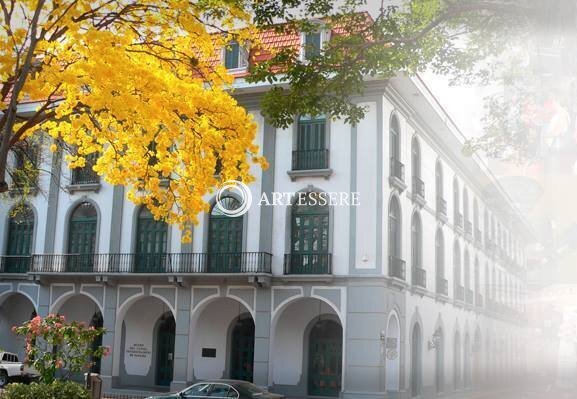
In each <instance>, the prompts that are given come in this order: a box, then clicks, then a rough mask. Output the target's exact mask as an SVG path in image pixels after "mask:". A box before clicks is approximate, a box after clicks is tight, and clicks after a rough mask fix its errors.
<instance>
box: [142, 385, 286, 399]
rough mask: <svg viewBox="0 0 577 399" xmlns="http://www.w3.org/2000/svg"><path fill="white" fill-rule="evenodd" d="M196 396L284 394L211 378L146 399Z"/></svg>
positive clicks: (249, 398)
mask: <svg viewBox="0 0 577 399" xmlns="http://www.w3.org/2000/svg"><path fill="white" fill-rule="evenodd" d="M196 398H232V399H254V398H259V399H282V398H284V396H283V395H279V394H276V393H270V392H268V391H266V390H264V389H262V388H259V387H258V386H256V385H254V384H253V383H251V382H248V381H239V380H211V381H202V382H197V383H196V384H194V385H192V386H190V387H188V388H186V389H184V390H182V391H180V392H177V393H171V394H165V395H159V396H149V397H148V398H146V399H196Z"/></svg>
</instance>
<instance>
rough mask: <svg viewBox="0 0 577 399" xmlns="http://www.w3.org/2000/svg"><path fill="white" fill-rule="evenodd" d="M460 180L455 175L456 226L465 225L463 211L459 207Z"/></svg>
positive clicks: (454, 215) (454, 212) (454, 204)
mask: <svg viewBox="0 0 577 399" xmlns="http://www.w3.org/2000/svg"><path fill="white" fill-rule="evenodd" d="M459 202H460V201H459V182H458V181H457V178H456V177H455V178H454V179H453V217H454V219H455V220H454V224H455V226H461V227H462V226H463V221H462V220H461V219H462V216H461V211H460V207H459Z"/></svg>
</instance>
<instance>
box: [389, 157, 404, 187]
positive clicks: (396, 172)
mask: <svg viewBox="0 0 577 399" xmlns="http://www.w3.org/2000/svg"><path fill="white" fill-rule="evenodd" d="M390 168H391V171H390V173H391V177H395V178H397V179H399V180H400V181H402V182H404V181H405V165H403V163H402V162H401V161H399V160H398V159H397V158H395V157H391V163H390Z"/></svg>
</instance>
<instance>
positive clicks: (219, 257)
mask: <svg viewBox="0 0 577 399" xmlns="http://www.w3.org/2000/svg"><path fill="white" fill-rule="evenodd" d="M220 203H221V205H222V206H224V207H225V208H226V209H228V210H234V209H237V208H238V207H239V206H240V204H239V202H238V201H237V200H236V199H235V198H233V197H225V198H223V199H222V200H221V202H220ZM208 230H209V231H208V268H207V269H208V270H207V272H208V273H239V272H241V271H242V265H241V260H242V259H241V257H242V256H241V254H242V232H243V221H242V216H235V217H232V216H227V215H224V214H223V213H222V212H221V211H220V210H219V208H218V207H217V206H214V207H213V208H212V211H211V213H210V220H209V229H208Z"/></svg>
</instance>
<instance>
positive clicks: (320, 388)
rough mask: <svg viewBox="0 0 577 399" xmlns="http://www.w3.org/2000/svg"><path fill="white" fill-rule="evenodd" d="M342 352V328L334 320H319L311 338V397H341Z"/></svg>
mask: <svg viewBox="0 0 577 399" xmlns="http://www.w3.org/2000/svg"><path fill="white" fill-rule="evenodd" d="M342 352H343V334H342V328H341V326H340V325H339V324H338V323H337V322H335V321H332V320H323V321H320V320H319V321H318V322H317V323H316V324H315V325H314V327H313V328H312V330H311V333H310V338H309V371H308V375H309V378H308V380H309V383H308V388H309V389H308V390H309V392H308V394H309V395H312V396H339V393H340V391H341V375H342V373H341V370H342Z"/></svg>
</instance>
